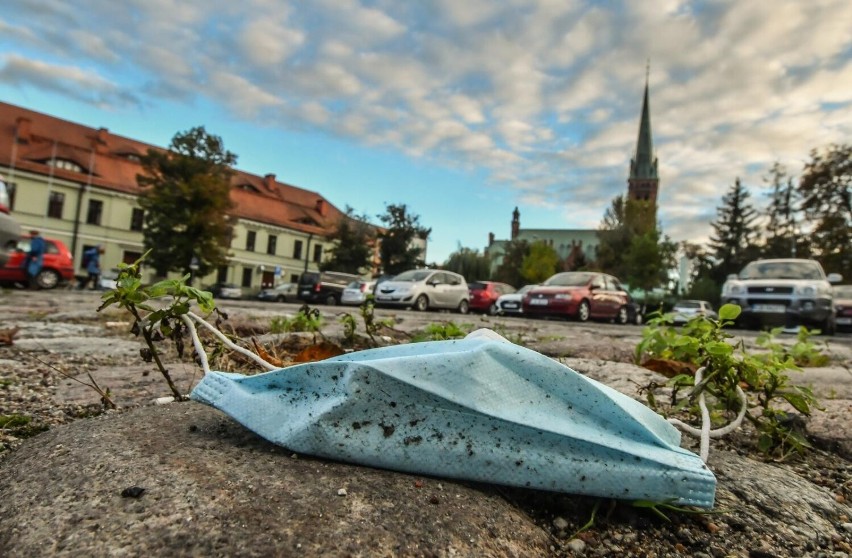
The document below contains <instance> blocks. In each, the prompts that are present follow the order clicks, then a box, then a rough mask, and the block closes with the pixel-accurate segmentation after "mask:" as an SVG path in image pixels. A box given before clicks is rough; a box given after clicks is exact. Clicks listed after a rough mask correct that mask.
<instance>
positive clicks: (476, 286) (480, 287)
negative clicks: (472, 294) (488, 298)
mask: <svg viewBox="0 0 852 558" xmlns="http://www.w3.org/2000/svg"><path fill="white" fill-rule="evenodd" d="M467 287H468V288H469V289H470V290H472V291H484V290H485V289H487V288H488V285H486V284H485V283H480V282H479V281H474V282H473V283H468V284H467Z"/></svg>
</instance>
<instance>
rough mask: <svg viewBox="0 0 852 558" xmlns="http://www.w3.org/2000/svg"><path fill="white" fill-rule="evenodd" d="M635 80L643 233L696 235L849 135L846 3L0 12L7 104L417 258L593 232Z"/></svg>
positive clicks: (325, 0) (199, 5) (199, 0)
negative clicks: (647, 205) (409, 244)
mask: <svg viewBox="0 0 852 558" xmlns="http://www.w3.org/2000/svg"><path fill="white" fill-rule="evenodd" d="M646 75H647V78H648V84H649V90H650V109H651V125H652V130H653V137H654V149H655V153H656V155H657V157H658V158H659V172H660V190H659V199H658V202H659V211H658V216H659V220H660V223H661V225H662V229H663V232H664V233H665V234H667V235H668V236H669V237H670V238H671V239H673V240H676V241H683V240H688V241H692V242H699V243H700V242H704V241H706V239H707V237H708V236H709V234H710V232H711V227H710V222H711V221H712V220H713V219H715V217H716V208H717V207H718V206H719V205H720V204H721V199H722V196H723V195H724V194H725V193H726V191H727V190H728V189H729V188H730V187H731V185H732V184H733V183H734V181H735V179H736V178H737V177H739V178H741V180H742V182H743V184H744V185H745V186H746V187H747V188H748V189H749V190H750V191H751V193H752V197H753V200H754V202H755V204H756V205H763V204H765V202H766V194H767V192H768V187H767V185H766V184H765V182H764V177H765V176H766V175H767V173H768V171H769V168H770V167H771V166H772V164H773V163H774V162H776V161H777V162H780V163H781V164H782V165H784V167H785V168H786V169H787V171H788V173H789V174H790V175H791V176H793V177H794V178H795V177H797V176H799V175H800V174H801V172H802V169H803V166H804V164H805V163H806V162H807V161H808V160H809V159H810V152H811V150H813V149H818V148H824V147H827V146H828V145H830V144H832V143H848V142H849V141H850V138H852V2H849V1H848V0H807V1H804V0H773V1H772V2H767V1H764V0H738V1H713V2H709V1H708V2H704V1H677V0H661V1H658V2H645V1H638V0H637V1H628V0H624V1H617V0H612V1H603V0H600V1H590V0H502V1H498V0H464V1H460V0H416V1H415V0H411V1H399V0H311V1H309V2H288V1H282V0H240V1H239V2H234V1H233V0H181V1H179V0H122V1H120V2H116V1H115V0H4V1H3V2H2V3H0V99H2V100H4V101H6V102H9V103H12V104H16V105H19V106H23V107H26V108H29V109H32V110H36V111H39V112H43V113H47V114H50V115H53V116H57V117H60V118H64V119H66V120H70V121H73V122H77V123H80V124H83V125H86V126H90V127H93V128H99V127H106V128H108V129H109V130H110V132H112V133H115V134H118V135H122V136H126V137H130V138H133V139H136V140H140V141H143V142H147V143H150V144H153V145H158V146H162V147H166V146H168V145H169V143H170V142H171V139H172V138H173V137H174V135H175V134H177V133H179V132H183V131H186V130H189V129H190V128H192V127H195V126H204V127H205V129H206V130H207V131H208V132H209V133H212V134H215V135H217V136H220V137H221V138H222V140H223V142H224V145H225V147H226V149H228V150H229V151H231V152H233V153H235V154H236V155H237V157H238V162H237V165H236V166H237V167H238V168H240V169H241V170H244V171H246V172H250V173H252V174H256V175H261V176H262V175H265V174H267V173H274V174H275V175H276V177H277V179H278V180H280V181H282V182H286V183H288V184H292V185H294V186H298V187H300V188H304V189H307V190H311V191H315V192H319V193H320V194H322V195H323V196H325V197H326V198H327V199H328V200H329V201H330V202H331V203H333V204H334V205H335V206H337V207H339V208H341V209H345V208H346V207H347V206H350V207H352V208H353V209H354V210H355V211H356V213H359V214H365V215H367V216H369V217H370V218H371V219H373V220H374V221H377V219H376V217H377V215H379V214H381V213H384V211H385V207H386V205H387V204H406V205H407V207H408V209H409V210H410V211H411V212H412V213H414V214H415V215H418V216H419V218H420V223H421V224H422V225H424V226H426V227H431V229H432V232H431V235H430V237H429V248H428V253H427V261H429V262H437V263H441V262H443V261H444V260H445V259H446V258H447V257H448V256H449V254H450V253H451V252H453V251H454V250H456V249H458V248H459V247H461V246H463V247H468V248H476V249H479V250H482V249H483V248H484V247H485V246H486V244H487V241H488V233H489V232H493V233H494V234H495V236H496V238H497V239H504V238H508V237H509V233H510V221H511V214H512V210H513V209H514V208H515V207H516V206H517V207H518V209H519V211H520V214H521V227H522V228H544V229H547V228H552V229H583V228H597V227H598V225H599V224H600V221H601V219H602V217H603V214H604V212H605V211H606V209H607V208H608V207H610V205H611V204H612V200H613V198H614V197H615V196H617V195H620V194H625V193H626V191H627V177H628V173H629V164H630V159H631V157H632V155H633V152H634V150H635V147H636V141H637V136H638V130H639V117H640V111H641V108H642V94H643V90H644V87H645V81H646Z"/></svg>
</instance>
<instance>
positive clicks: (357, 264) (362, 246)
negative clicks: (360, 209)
mask: <svg viewBox="0 0 852 558" xmlns="http://www.w3.org/2000/svg"><path fill="white" fill-rule="evenodd" d="M327 238H328V240H331V241H333V242H334V244H333V246H332V247H331V248H329V249H328V250H327V252H329V254H330V255H331V257H330V258H328V259H327V260H325V261H324V262H322V263H321V264H320V269H322V270H323V271H326V270H333V271H342V272H343V273H352V274H355V275H360V274H362V273H364V272H365V271H367V270H368V269H370V268H371V264H372V255H373V245H374V243H375V238H376V229H375V227H374V226H372V225H371V224H370V223H369V222H368V217H367V216H366V215H355V210H354V209H352V208H351V207H349V206H346V212H345V214H344V215H341V217H340V220H339V221H338V222H337V226H336V227H335V228H334V232H333V233H331V234H330V235H328V237H327Z"/></svg>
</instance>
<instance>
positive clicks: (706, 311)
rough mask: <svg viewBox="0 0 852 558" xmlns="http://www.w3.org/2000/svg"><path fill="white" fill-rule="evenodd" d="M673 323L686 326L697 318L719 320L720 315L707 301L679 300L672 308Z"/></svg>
mask: <svg viewBox="0 0 852 558" xmlns="http://www.w3.org/2000/svg"><path fill="white" fill-rule="evenodd" d="M672 314H673V322H674V323H676V324H685V323H686V322H688V321H689V320H691V319H692V318H694V317H695V316H704V317H707V318H712V319H717V318H718V317H719V315H718V314H717V313H716V311H715V310H713V305H712V304H710V303H709V302H707V301H706V300H679V301H677V302H676V303H675V305H674V307H673V308H672Z"/></svg>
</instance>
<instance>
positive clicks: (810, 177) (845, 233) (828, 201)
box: [799, 144, 852, 275]
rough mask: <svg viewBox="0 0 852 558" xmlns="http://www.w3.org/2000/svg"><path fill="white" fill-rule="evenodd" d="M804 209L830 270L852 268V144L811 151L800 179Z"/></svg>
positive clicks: (818, 251) (816, 246)
mask: <svg viewBox="0 0 852 558" xmlns="http://www.w3.org/2000/svg"><path fill="white" fill-rule="evenodd" d="M799 193H800V195H801V196H802V209H803V210H804V212H805V216H806V217H807V218H808V219H810V220H812V221H813V222H814V229H813V231H812V233H811V240H812V242H813V250H814V252H815V254H816V256H817V257H818V258H819V260H820V262H821V263H822V266H823V268H825V270H826V272H827V273H846V274H847V275H848V274H849V272H850V269H852V145H850V144H844V145H831V146H829V147H828V148H827V149H824V150H822V151H821V152H820V151H817V150H813V151H811V160H810V161H809V162H808V163H807V164H805V169H804V172H803V173H802V177H801V179H800V181H799Z"/></svg>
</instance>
